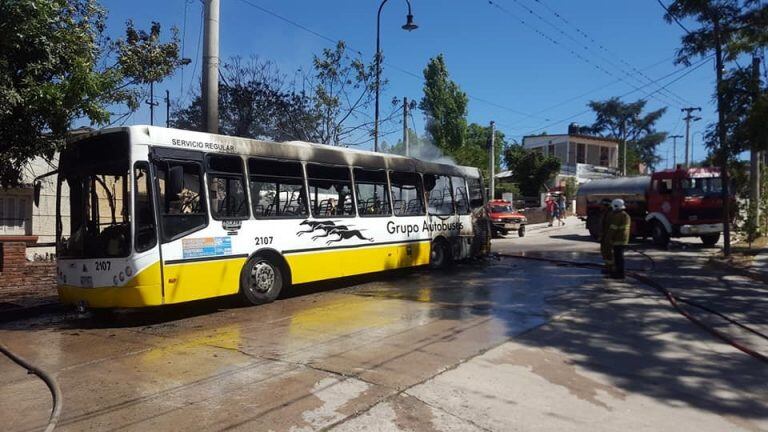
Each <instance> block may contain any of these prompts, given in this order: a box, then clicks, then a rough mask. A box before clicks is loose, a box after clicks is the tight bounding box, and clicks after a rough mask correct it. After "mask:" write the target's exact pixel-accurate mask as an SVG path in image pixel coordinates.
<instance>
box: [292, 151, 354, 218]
mask: <svg viewBox="0 0 768 432" xmlns="http://www.w3.org/2000/svg"><path fill="white" fill-rule="evenodd" d="M309 165H316V166H321V167H329V168H346V169H347V171H348V172H349V185H350V192H351V193H352V212H353V213H352V214H344V215H338V214H336V215H316V214H315V211H314V210H315V209H314V208H313V207H314V206H313V205H312V191H311V190H310V188H311V186H310V185H309V171H308V168H309ZM303 166H304V183H305V184H306V185H307V198H309V201H307V205H308V207H309V214H310V216H311V217H313V218H315V219H335V218H344V219H349V218H356V217H359V215H358V214H357V196H356V194H355V183H354V180H353V177H352V174H353V173H352V167H351V166H349V165H338V164H329V163H321V162H312V161H306V162H304V163H303ZM318 180H332V179H318Z"/></svg>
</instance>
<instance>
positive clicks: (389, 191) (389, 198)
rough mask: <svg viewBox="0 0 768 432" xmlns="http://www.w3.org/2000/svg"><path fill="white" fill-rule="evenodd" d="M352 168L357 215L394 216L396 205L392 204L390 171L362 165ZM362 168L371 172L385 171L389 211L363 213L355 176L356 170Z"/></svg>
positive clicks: (363, 216)
mask: <svg viewBox="0 0 768 432" xmlns="http://www.w3.org/2000/svg"><path fill="white" fill-rule="evenodd" d="M351 168H352V190H353V195H354V197H355V211H356V212H357V216H358V217H361V218H386V217H392V216H393V215H394V214H395V209H394V206H393V205H392V186H391V185H390V182H389V171H388V170H387V169H383V168H382V169H373V168H365V167H362V166H353V167H351ZM357 169H359V170H362V171H370V172H374V171H375V172H383V173H384V181H385V184H386V188H387V191H386V192H387V206H389V213H380V214H361V213H360V208H359V207H358V205H359V203H358V196H357V178H356V177H355V170H357ZM365 184H371V183H365Z"/></svg>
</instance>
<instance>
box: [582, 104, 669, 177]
mask: <svg viewBox="0 0 768 432" xmlns="http://www.w3.org/2000/svg"><path fill="white" fill-rule="evenodd" d="M645 104H646V101H645V100H642V99H641V100H638V101H636V102H631V103H626V102H622V101H621V100H620V99H619V98H617V97H613V98H610V99H608V100H605V101H592V102H590V103H589V104H588V106H589V107H590V108H592V110H593V111H594V112H595V115H596V119H595V123H594V124H593V125H592V126H591V128H590V129H591V131H592V132H593V133H596V134H599V135H601V136H603V137H606V138H613V139H615V140H618V141H619V142H620V143H622V144H623V143H626V146H627V171H630V170H632V169H634V170H636V169H637V168H636V167H637V162H641V163H643V164H645V165H647V166H648V167H650V168H654V167H655V166H656V164H658V163H659V161H660V158H659V157H658V156H657V155H656V147H658V145H659V144H661V143H662V142H664V140H666V139H667V133H666V132H658V131H656V129H655V125H656V122H657V121H658V120H659V119H660V118H661V116H663V115H664V113H665V112H666V110H667V109H666V108H661V109H658V110H656V111H652V112H649V113H647V114H644V115H643V109H644V108H645ZM633 158H637V159H636V161H633ZM623 160H624V154H623V149H622V148H619V167H621V166H623Z"/></svg>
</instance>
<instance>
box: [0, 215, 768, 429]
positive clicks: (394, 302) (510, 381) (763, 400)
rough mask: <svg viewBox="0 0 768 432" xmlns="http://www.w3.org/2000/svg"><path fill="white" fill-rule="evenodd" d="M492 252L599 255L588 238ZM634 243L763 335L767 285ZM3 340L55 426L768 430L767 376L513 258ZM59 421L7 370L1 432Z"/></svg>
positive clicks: (696, 334)
mask: <svg viewBox="0 0 768 432" xmlns="http://www.w3.org/2000/svg"><path fill="white" fill-rule="evenodd" d="M494 243H495V245H494V247H495V248H496V249H497V250H499V251H504V252H509V253H521V252H523V253H526V254H529V255H538V256H543V255H550V256H556V257H560V258H570V259H576V260H596V259H597V254H596V252H597V250H596V245H595V244H594V243H593V242H591V241H588V240H587V239H586V238H585V230H584V229H583V227H580V226H579V224H577V223H574V224H569V225H566V227H565V228H562V229H560V228H557V229H555V230H553V231H551V232H540V234H539V233H534V232H532V233H530V235H529V236H526V237H524V238H517V237H514V236H513V237H512V238H509V239H500V240H498V241H495V242H494ZM636 247H637V248H639V250H641V251H643V252H644V253H646V254H647V255H648V256H650V257H651V259H653V260H654V262H653V263H651V261H650V260H649V259H648V258H646V257H644V256H642V255H639V254H637V253H631V254H629V255H628V256H629V263H630V265H631V266H632V267H633V268H636V269H638V270H643V271H647V272H649V273H651V274H653V276H654V277H656V278H658V279H659V280H661V281H663V282H664V283H665V284H667V285H668V286H670V288H674V289H675V290H677V291H678V292H680V293H682V294H684V295H687V296H691V297H695V298H697V299H699V300H700V301H702V302H706V303H707V304H708V305H710V306H713V307H715V306H716V307H718V308H722V309H723V310H725V311H727V312H728V313H729V314H731V315H733V316H734V317H737V318H738V319H739V320H742V321H744V322H747V323H749V324H750V325H753V326H755V327H756V328H759V329H761V330H768V329H766V328H765V327H762V326H765V325H768V323H766V322H765V317H766V316H768V305H766V304H765V300H761V299H760V298H758V296H756V295H755V292H756V291H755V290H758V291H757V292H759V289H763V288H762V287H755V284H754V283H753V282H752V281H750V280H748V279H745V278H741V277H739V276H733V275H728V274H725V273H723V272H718V271H715V270H712V269H708V268H705V265H706V259H705V258H702V257H703V256H704V254H703V251H702V250H701V249H700V248H698V247H695V245H694V244H693V243H691V244H690V245H689V246H687V247H686V249H685V250H683V249H682V247H679V248H678V249H676V250H673V251H669V252H661V251H653V250H650V249H643V246H642V245H638V246H636ZM763 297H768V296H763ZM726 300H728V301H726ZM745 305H748V307H745ZM711 323H712V324H713V325H718V326H722V328H723V329H727V331H730V332H732V334H733V336H734V337H739V338H742V339H743V340H744V341H746V342H748V343H750V344H753V346H755V347H756V348H759V349H761V350H763V352H768V346H766V345H760V343H761V342H760V341H759V338H757V337H755V338H753V339H754V340H753V339H749V337H748V336H746V335H744V334H743V332H738V331H734V330H733V329H730V328H728V326H727V325H726V324H722V323H718V322H716V321H715V320H712V322H711ZM0 341H2V342H3V343H5V344H6V345H8V346H9V347H11V348H12V349H14V350H16V351H18V352H19V353H20V354H22V355H23V356H25V357H26V358H27V359H29V360H31V361H33V362H35V363H37V364H39V365H40V366H42V367H44V368H46V369H47V370H49V371H51V372H53V373H55V375H56V377H57V379H58V381H59V383H60V384H61V387H62V390H63V392H64V411H63V417H62V420H61V428H60V429H62V430H83V429H99V430H103V429H108V430H112V429H129V430H130V429H135V430H181V429H184V430H231V429H237V430H275V431H280V430H286V431H290V430H324V429H332V430H342V431H352V430H371V431H389V430H392V431H396V430H414V431H422V430H427V431H429V430H441V431H442V430H445V431H465V430H494V431H509V430H525V431H527V430H617V429H630V428H631V429H639V430H669V429H677V430H702V431H710V430H711V431H715V430H746V431H757V430H768V423H766V422H767V421H768V387H767V386H766V383H768V379H767V378H768V366H766V365H765V364H762V363H759V362H757V361H756V360H754V359H752V358H750V357H748V356H746V355H745V354H743V353H741V352H740V351H737V350H735V349H734V348H732V347H731V346H729V345H726V344H723V343H721V342H719V341H717V340H714V339H712V337H711V336H710V335H708V334H707V333H705V332H703V331H702V330H700V329H698V328H697V327H695V326H693V325H692V324H691V323H690V322H688V321H687V320H685V319H684V318H683V317H681V316H680V315H679V314H677V313H676V312H674V311H673V310H672V309H671V308H670V307H669V305H668V304H667V303H666V301H665V300H664V299H663V298H662V297H660V296H659V295H658V294H657V293H655V292H653V291H651V290H649V289H647V288H645V287H642V286H638V285H637V284H634V283H631V281H625V282H616V281H608V280H605V279H603V278H602V277H601V275H599V274H598V273H596V272H595V271H592V270H588V269H581V268H575V267H562V266H558V265H552V264H547V263H543V262H531V261H523V260H517V259H511V258H502V259H501V260H498V261H496V260H494V261H490V262H480V263H472V264H463V265H460V266H457V267H456V268H455V269H453V270H451V271H448V272H443V273H430V272H424V271H418V272H398V273H394V274H389V275H382V276H377V277H373V278H359V279H355V280H348V281H334V282H330V283H325V284H317V285H313V286H306V287H300V291H299V292H298V293H297V294H296V295H294V296H292V297H290V298H286V299H283V300H280V301H278V302H275V303H273V304H270V305H265V306H262V307H255V308H254V307H251V308H246V307H235V306H233V305H231V303H229V302H227V301H214V302H203V303H197V304H190V305H183V306H182V307H175V308H165V309H159V310H147V311H142V312H138V313H126V314H119V315H118V317H117V318H116V319H115V320H114V321H113V322H109V323H103V322H99V321H94V320H92V319H90V318H88V317H85V318H82V317H78V316H76V315H68V314H61V315H53V316H47V317H39V318H36V319H33V320H28V321H22V322H15V323H9V324H5V325H3V326H1V327H0ZM49 409H50V398H49V396H48V394H47V390H46V388H45V386H44V385H43V384H42V383H41V382H39V381H38V380H37V379H35V378H34V377H30V376H28V375H26V374H24V373H23V371H21V370H20V369H19V368H17V367H15V366H14V365H12V364H10V363H8V362H4V361H0V418H2V419H4V420H5V423H4V429H5V430H10V431H17V430H18V431H26V430H36V429H39V428H40V427H41V426H43V425H44V423H45V419H46V418H47V415H48V410H49Z"/></svg>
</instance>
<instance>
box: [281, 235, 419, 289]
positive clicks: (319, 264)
mask: <svg viewBox="0 0 768 432" xmlns="http://www.w3.org/2000/svg"><path fill="white" fill-rule="evenodd" d="M429 244H430V243H429V240H425V241H423V242H418V243H405V244H393V245H384V246H375V245H373V246H369V247H358V248H349V249H330V250H324V251H307V252H302V253H297V254H291V255H286V256H285V260H286V261H288V265H289V266H290V268H291V276H292V282H293V283H295V284H300V283H307V282H314V281H319V280H323V279H333V278H338V277H344V276H354V275H359V274H365V273H374V272H379V271H384V270H392V269H398V268H403V267H413V266H419V265H426V264H429V254H430V246H429Z"/></svg>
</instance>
